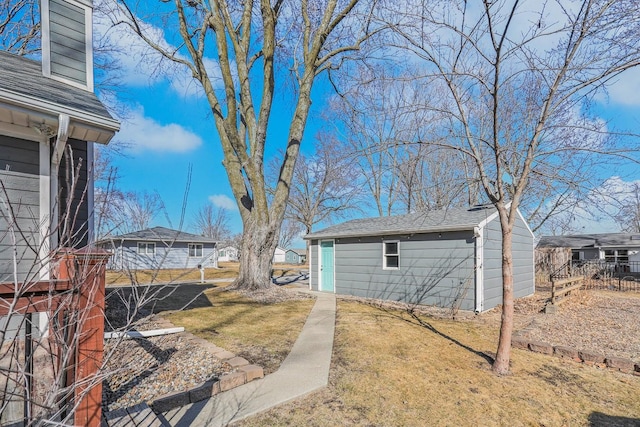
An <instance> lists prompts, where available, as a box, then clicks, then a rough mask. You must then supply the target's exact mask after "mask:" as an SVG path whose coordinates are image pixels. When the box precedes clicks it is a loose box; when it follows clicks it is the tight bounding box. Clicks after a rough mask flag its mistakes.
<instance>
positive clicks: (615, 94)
mask: <svg viewBox="0 0 640 427" xmlns="http://www.w3.org/2000/svg"><path fill="white" fill-rule="evenodd" d="M608 94H609V100H610V101H611V102H612V103H615V104H621V105H625V106H640V96H638V94H640V69H635V68H634V69H630V70H627V71H625V72H624V73H622V74H620V76H619V77H618V78H617V79H616V80H615V81H614V82H613V83H612V84H611V85H610V86H609V88H608Z"/></svg>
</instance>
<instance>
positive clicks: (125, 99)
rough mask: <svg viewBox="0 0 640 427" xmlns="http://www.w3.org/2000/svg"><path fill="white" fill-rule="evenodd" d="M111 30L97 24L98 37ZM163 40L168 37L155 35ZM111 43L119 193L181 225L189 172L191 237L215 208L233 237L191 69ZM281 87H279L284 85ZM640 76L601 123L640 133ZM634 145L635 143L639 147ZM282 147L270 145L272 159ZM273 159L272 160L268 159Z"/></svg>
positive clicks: (314, 117)
mask: <svg viewBox="0 0 640 427" xmlns="http://www.w3.org/2000/svg"><path fill="white" fill-rule="evenodd" d="M104 28H106V27H105V26H104V25H103V24H102V23H100V22H98V23H97V25H96V29H97V31H98V32H100V31H101V29H104ZM154 31H156V32H157V36H158V37H159V38H164V32H163V31H162V30H160V29H157V28H156V29H154ZM108 34H109V36H110V38H111V40H112V41H113V42H115V43H117V44H119V45H120V46H123V47H124V48H125V52H126V53H125V54H124V55H120V56H119V57H117V58H116V59H117V60H118V62H119V63H120V65H121V66H122V72H123V83H124V87H123V92H122V94H121V96H120V102H121V103H124V104H125V105H126V106H127V107H128V110H129V112H128V114H127V116H126V117H122V118H121V119H122V130H121V132H120V133H119V134H118V135H117V136H116V138H115V139H114V143H115V144H118V143H119V142H125V143H127V144H129V146H128V147H127V148H125V149H124V150H123V151H124V155H123V156H117V157H115V160H114V162H115V165H116V166H117V167H118V168H119V174H120V180H119V182H118V184H119V187H120V188H121V189H122V190H125V191H157V192H158V193H159V194H160V196H161V197H162V199H163V201H164V203H165V206H166V208H167V214H168V217H169V218H168V220H167V218H165V217H164V216H158V217H157V218H156V219H155V221H154V224H153V225H163V226H173V227H174V228H177V227H178V225H179V222H180V214H181V211H182V203H183V198H184V192H185V188H186V184H187V175H188V171H189V168H190V167H191V168H192V179H191V185H190V190H189V195H188V205H187V213H186V218H185V223H184V226H183V228H184V229H186V230H191V231H193V230H192V229H191V225H192V220H193V215H194V212H195V211H196V210H197V209H198V208H200V207H201V206H202V205H205V204H207V203H212V204H214V205H215V206H218V207H222V208H225V209H227V210H228V213H229V217H230V218H231V223H230V225H231V228H232V231H233V232H234V233H239V232H240V231H241V230H242V224H241V221H240V218H239V215H238V211H237V208H236V207H235V202H234V201H233V198H232V194H231V191H230V187H229V184H228V181H227V177H226V174H225V172H224V169H223V167H222V152H221V148H220V144H219V141H218V137H217V132H216V130H215V126H214V123H213V119H212V117H211V114H210V110H209V107H208V104H207V102H206V101H205V100H204V99H203V97H202V95H201V92H200V91H199V86H198V83H197V82H195V81H194V80H193V79H192V78H191V76H190V74H189V72H188V71H187V70H186V69H181V68H172V67H168V68H165V69H163V71H164V72H163V73H158V72H157V70H156V69H155V68H156V64H155V63H154V61H153V59H152V60H151V61H150V62H148V63H142V64H141V63H140V62H139V61H138V60H137V58H139V57H140V56H141V55H142V54H143V53H146V54H149V50H148V48H146V47H145V46H144V45H143V44H142V42H140V41H137V40H136V39H135V36H133V35H130V34H127V33H126V32H124V27H118V28H116V29H111V30H110V32H109V33H108ZM280 84H282V82H280ZM638 94H640V70H637V71H635V70H634V71H633V72H628V73H627V74H625V75H623V76H621V77H620V78H619V79H618V81H617V83H616V84H614V86H613V87H612V88H611V90H610V94H609V95H610V96H609V98H608V99H605V98H602V99H601V100H600V103H599V104H598V105H597V111H599V112H600V114H601V116H602V117H603V118H604V119H606V120H610V123H611V125H612V126H615V127H618V128H622V129H632V130H635V129H638V127H639V126H638V125H640V96H638ZM332 95H333V92H332V89H331V87H330V85H328V84H327V83H326V82H325V81H323V79H322V78H321V79H319V80H318V81H317V83H316V85H315V90H314V95H313V104H312V110H311V114H310V116H309V120H308V127H307V130H306V132H305V140H304V141H303V144H302V147H303V151H307V152H308V151H310V150H312V148H313V147H312V144H313V139H314V137H315V135H316V133H317V132H318V131H319V130H320V129H321V128H323V127H326V126H330V124H326V123H323V121H322V119H321V117H320V113H321V112H322V109H323V108H324V107H326V104H327V99H328V98H329V97H330V96H332ZM292 100H293V97H291V96H290V95H280V96H277V97H276V99H275V104H274V108H273V112H274V117H273V120H272V124H271V127H270V129H269V132H270V138H273V139H278V137H279V136H280V135H281V136H282V141H283V143H284V141H285V140H286V135H287V133H288V123H289V122H288V120H287V117H288V116H289V115H290V110H291V106H290V105H291V101H292ZM636 144H637V142H636ZM282 147H283V144H279V145H277V146H271V147H270V152H269V153H273V152H275V151H276V150H278V149H279V148H282ZM269 153H268V154H269ZM610 176H621V180H620V182H621V185H627V184H628V183H629V182H631V181H632V180H640V174H639V173H638V168H637V166H636V167H633V168H630V169H628V170H611V173H610ZM582 221H584V224H583V225H582V226H583V227H584V229H585V230H589V231H590V232H607V231H617V227H616V226H615V224H614V223H613V222H612V221H606V220H602V219H594V220H593V221H587V220H582Z"/></svg>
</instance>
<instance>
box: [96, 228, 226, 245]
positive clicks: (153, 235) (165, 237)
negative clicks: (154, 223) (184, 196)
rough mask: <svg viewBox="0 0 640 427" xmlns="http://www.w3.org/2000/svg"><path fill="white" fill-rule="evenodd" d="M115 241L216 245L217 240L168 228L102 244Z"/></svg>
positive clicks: (132, 234) (119, 237) (145, 231)
mask: <svg viewBox="0 0 640 427" xmlns="http://www.w3.org/2000/svg"><path fill="white" fill-rule="evenodd" d="M115 240H139V241H147V242H153V241H159V242H166V241H170V242H185V243H216V240H215V239H211V238H209V237H204V236H198V235H197V234H191V233H186V232H184V231H180V230H172V229H171V228H166V227H153V228H147V229H144V230H140V231H134V232H132V233H126V234H120V235H118V236H112V237H109V238H106V239H103V240H102V242H109V241H115Z"/></svg>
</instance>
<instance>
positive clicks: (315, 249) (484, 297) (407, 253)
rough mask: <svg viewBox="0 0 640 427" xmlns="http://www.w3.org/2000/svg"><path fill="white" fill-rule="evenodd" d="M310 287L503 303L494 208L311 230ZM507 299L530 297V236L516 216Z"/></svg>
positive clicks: (413, 299)
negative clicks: (511, 280) (510, 289)
mask: <svg viewBox="0 0 640 427" xmlns="http://www.w3.org/2000/svg"><path fill="white" fill-rule="evenodd" d="M304 238H305V239H306V240H309V241H310V253H309V257H308V258H309V273H310V279H309V287H310V289H312V290H317V291H323V292H335V293H337V294H345V295H353V296H358V297H365V298H375V299H383V300H390V301H400V302H405V303H409V304H421V305H434V306H439V307H448V308H449V307H455V308H459V309H462V310H471V311H476V312H483V311H486V310H489V309H491V308H494V307H496V306H497V305H499V304H501V303H502V249H501V248H502V232H501V229H500V221H499V219H498V212H497V211H496V210H495V208H493V207H487V206H478V207H473V208H470V209H446V210H438V211H430V212H418V213H412V214H408V215H400V216H389V217H378V218H366V219H357V220H352V221H348V222H345V223H342V224H338V225H334V226H331V227H328V228H326V229H324V230H320V231H316V232H313V233H310V234H308V235H307V236H305V237H304ZM513 262H514V294H515V297H524V296H528V295H532V294H533V293H534V291H535V284H534V236H533V233H532V232H531V229H530V228H529V227H528V225H527V223H526V221H525V220H524V218H523V217H522V215H521V214H520V212H518V217H517V219H516V224H515V227H514V231H513Z"/></svg>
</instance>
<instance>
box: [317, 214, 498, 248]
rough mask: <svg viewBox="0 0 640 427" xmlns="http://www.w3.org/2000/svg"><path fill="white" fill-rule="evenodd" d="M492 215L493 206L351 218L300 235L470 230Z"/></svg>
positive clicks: (357, 235)
mask: <svg viewBox="0 0 640 427" xmlns="http://www.w3.org/2000/svg"><path fill="white" fill-rule="evenodd" d="M495 214H497V210H496V209H495V208H494V207H493V206H477V207H472V208H450V209H442V210H435V211H428V212H415V213H411V214H407V215H396V216H384V217H375V218H363V219H354V220H351V221H347V222H344V223H342V224H338V225H334V226H331V227H328V228H325V229H323V230H320V231H316V232H314V233H310V234H307V235H306V236H305V237H304V238H305V239H307V240H308V239H324V238H335V237H363V236H389V235H394V234H405V233H437V232H443V231H460V230H473V228H474V227H478V226H480V225H481V224H482V223H484V222H486V221H490V220H491V219H493V217H494V215H495Z"/></svg>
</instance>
